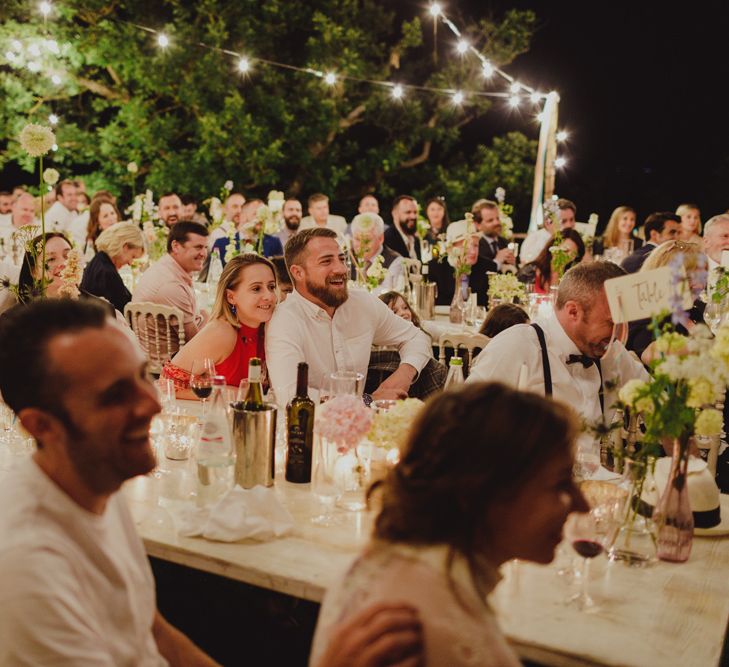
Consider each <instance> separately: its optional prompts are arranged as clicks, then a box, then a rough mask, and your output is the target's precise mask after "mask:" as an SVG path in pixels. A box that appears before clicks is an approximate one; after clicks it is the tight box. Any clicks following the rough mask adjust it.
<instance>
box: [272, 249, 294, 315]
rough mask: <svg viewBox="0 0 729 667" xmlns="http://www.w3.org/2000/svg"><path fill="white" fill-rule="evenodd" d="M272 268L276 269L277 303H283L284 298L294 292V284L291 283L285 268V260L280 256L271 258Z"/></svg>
mask: <svg viewBox="0 0 729 667" xmlns="http://www.w3.org/2000/svg"><path fill="white" fill-rule="evenodd" d="M271 261H272V262H273V268H274V269H276V289H277V291H278V302H279V303H283V302H284V301H286V297H287V296H288V295H289V294H291V292H293V291H294V284H293V283H292V282H291V276H290V275H289V270H288V269H287V268H286V260H285V259H284V258H283V257H282V256H278V257H271Z"/></svg>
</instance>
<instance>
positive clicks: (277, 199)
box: [266, 190, 285, 215]
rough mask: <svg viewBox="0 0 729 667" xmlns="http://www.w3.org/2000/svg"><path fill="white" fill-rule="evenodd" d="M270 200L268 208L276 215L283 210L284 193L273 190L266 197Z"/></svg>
mask: <svg viewBox="0 0 729 667" xmlns="http://www.w3.org/2000/svg"><path fill="white" fill-rule="evenodd" d="M266 201H267V202H268V208H269V209H270V210H271V212H272V213H273V214H274V215H277V214H279V213H280V212H281V211H282V210H283V205H284V201H285V199H284V193H283V192H281V191H280V190H271V192H269V193H268V197H267V198H266Z"/></svg>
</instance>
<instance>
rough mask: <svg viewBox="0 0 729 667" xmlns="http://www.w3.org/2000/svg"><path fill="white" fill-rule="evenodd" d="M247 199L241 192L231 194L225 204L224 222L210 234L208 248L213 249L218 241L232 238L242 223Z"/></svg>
mask: <svg viewBox="0 0 729 667" xmlns="http://www.w3.org/2000/svg"><path fill="white" fill-rule="evenodd" d="M245 203H246V198H245V197H244V196H243V195H242V194H241V193H240V192H231V193H230V194H229V195H228V198H227V199H226V200H225V203H224V204H223V222H221V223H220V225H219V226H218V227H216V228H215V229H213V231H212V232H210V237H209V238H208V247H209V248H211V249H212V247H213V245H215V242H216V241H217V240H218V239H222V238H225V237H226V236H230V233H231V232H232V231H234V230H235V229H237V228H238V225H239V224H240V222H241V212H242V211H243V205H244V204H245Z"/></svg>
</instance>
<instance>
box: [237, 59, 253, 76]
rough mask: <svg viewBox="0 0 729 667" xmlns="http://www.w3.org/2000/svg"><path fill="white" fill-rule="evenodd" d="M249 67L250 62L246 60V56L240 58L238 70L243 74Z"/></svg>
mask: <svg viewBox="0 0 729 667" xmlns="http://www.w3.org/2000/svg"><path fill="white" fill-rule="evenodd" d="M250 68H251V64H250V63H249V62H248V58H241V59H240V60H239V61H238V71H239V72H241V73H242V74H245V73H246V72H247V71H248V70H249V69H250Z"/></svg>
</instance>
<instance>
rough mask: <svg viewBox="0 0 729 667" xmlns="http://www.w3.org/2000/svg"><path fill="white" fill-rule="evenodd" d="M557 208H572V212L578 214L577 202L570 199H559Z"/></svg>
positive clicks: (561, 209) (564, 209)
mask: <svg viewBox="0 0 729 667" xmlns="http://www.w3.org/2000/svg"><path fill="white" fill-rule="evenodd" d="M557 208H558V209H559V210H560V211H566V210H567V209H570V210H571V211H572V213H574V214H575V215H577V206H575V202H573V201H570V200H569V199H561V198H560V199H558V200H557Z"/></svg>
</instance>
